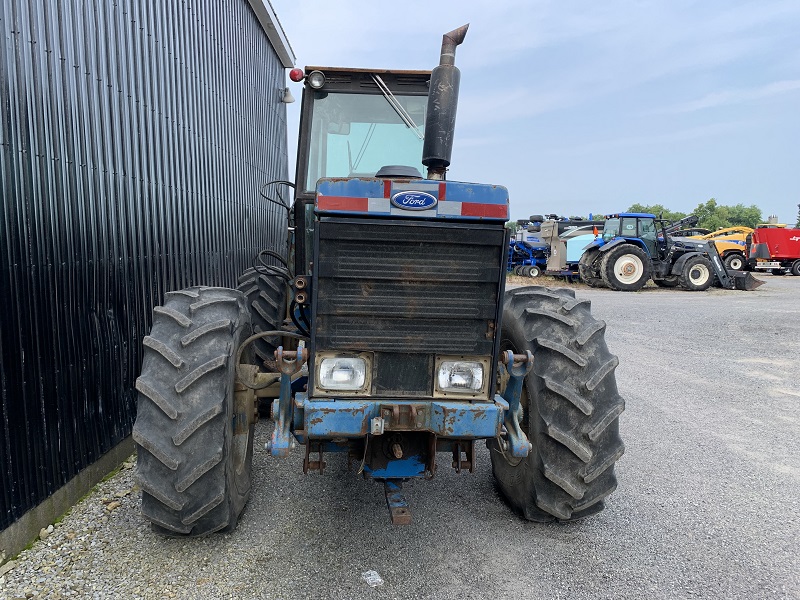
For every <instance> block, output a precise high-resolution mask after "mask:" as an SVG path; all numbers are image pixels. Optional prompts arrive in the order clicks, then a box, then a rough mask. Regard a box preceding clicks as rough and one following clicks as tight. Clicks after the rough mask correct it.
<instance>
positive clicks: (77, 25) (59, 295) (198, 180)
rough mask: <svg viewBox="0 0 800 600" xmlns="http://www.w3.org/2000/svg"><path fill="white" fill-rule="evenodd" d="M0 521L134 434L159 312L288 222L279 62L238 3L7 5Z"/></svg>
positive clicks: (224, 275) (0, 164) (274, 242)
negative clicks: (144, 353) (274, 184)
mask: <svg viewBox="0 0 800 600" xmlns="http://www.w3.org/2000/svg"><path fill="white" fill-rule="evenodd" d="M0 32H1V33H2V38H1V39H0V116H1V117H2V121H1V122H0V149H1V150H2V158H1V159H0V193H2V199H0V204H2V208H3V213H2V220H0V294H1V300H0V302H2V306H0V354H1V355H2V365H0V410H1V411H2V412H1V413H0V419H1V421H0V482H1V483H2V492H1V493H0V530H2V529H4V528H5V527H7V526H8V525H9V524H10V523H12V522H13V521H15V520H16V519H18V518H19V517H20V516H21V515H22V514H23V513H24V512H25V511H27V510H28V509H30V508H32V507H33V506H35V505H37V504H38V503H39V502H41V501H42V500H43V499H45V498H46V497H47V496H49V495H50V494H52V493H53V492H54V491H55V490H57V489H58V488H59V487H60V486H62V485H63V484H64V483H65V482H67V481H68V480H69V479H70V478H72V477H73V476H74V475H76V473H77V472H78V471H80V470H81V469H82V468H84V467H85V466H87V465H89V464H90V463H91V462H93V461H94V460H95V459H97V458H98V457H99V456H100V455H102V454H103V453H104V452H106V451H108V450H109V449H110V448H112V447H113V446H114V445H115V444H116V443H118V442H119V441H120V440H122V439H123V438H124V437H125V436H127V435H128V434H129V433H130V431H131V427H132V424H133V420H134V418H135V406H136V397H135V394H134V392H133V382H134V380H135V377H136V375H137V374H138V370H139V367H140V364H141V339H142V337H143V336H144V335H145V334H146V333H147V332H148V330H149V326H150V312H151V308H152V307H153V306H154V305H156V304H159V303H160V302H161V301H162V299H163V295H164V292H165V291H169V290H173V289H180V288H183V287H186V286H189V285H194V284H209V285H225V286H235V284H236V283H235V282H236V277H237V275H238V273H240V272H241V271H242V270H244V269H245V268H246V267H247V266H249V265H250V264H251V263H252V259H253V257H254V255H255V254H256V252H257V251H258V250H260V249H262V248H273V249H278V250H281V249H283V248H284V245H285V235H286V233H285V226H284V218H285V217H284V214H281V212H280V211H279V210H278V209H277V208H275V207H274V205H271V204H269V203H265V202H264V201H263V200H261V199H260V198H259V195H258V188H259V186H260V185H261V184H263V183H265V182H267V181H269V180H274V179H286V176H287V171H288V169H287V155H286V154H287V148H286V119H285V105H283V104H282V103H280V93H279V89H282V88H283V87H284V85H285V83H284V82H285V78H284V70H283V67H282V66H281V64H280V61H279V60H278V57H277V55H276V53H275V51H274V49H273V48H272V46H271V45H270V43H269V41H268V40H267V37H266V35H265V33H264V31H263V29H262V28H261V26H260V25H259V24H258V22H257V21H256V19H255V17H254V15H253V13H252V11H251V8H250V6H249V4H248V3H247V1H246V0H228V1H220V0H197V1H195V2H191V3H188V2H182V1H179V0H144V1H140V0H114V1H112V0H26V1H22V0H0Z"/></svg>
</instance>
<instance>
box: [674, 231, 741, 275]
mask: <svg viewBox="0 0 800 600" xmlns="http://www.w3.org/2000/svg"><path fill="white" fill-rule="evenodd" d="M752 233H753V230H752V229H751V228H750V227H744V226H741V225H740V226H736V227H726V228H724V229H718V230H717V231H712V232H710V233H707V234H705V235H701V236H694V237H696V238H698V239H701V240H713V241H714V244H715V246H716V248H717V252H718V253H719V256H720V258H721V259H722V262H723V264H724V265H725V268H726V269H728V270H731V271H744V270H746V269H747V258H746V257H745V253H746V249H745V246H746V242H747V237H748V236H749V235H750V234H752ZM673 237H675V236H673Z"/></svg>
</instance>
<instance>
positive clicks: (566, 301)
mask: <svg viewBox="0 0 800 600" xmlns="http://www.w3.org/2000/svg"><path fill="white" fill-rule="evenodd" d="M466 31H467V26H464V27H461V28H459V29H456V30H454V31H452V32H450V33H447V34H445V36H444V38H443V43H442V48H441V53H440V64H439V66H437V67H436V68H435V69H434V70H433V71H432V72H429V71H382V70H367V69H342V68H324V67H310V68H306V70H305V71H300V70H295V71H293V72H292V73H291V74H290V77H291V78H292V79H295V80H298V81H303V82H304V90H303V100H302V107H301V124H300V138H299V140H300V141H299V144H298V158H297V182H296V184H294V186H293V187H294V202H293V203H292V204H291V205H290V204H289V203H287V202H285V201H284V199H283V196H282V195H281V193H279V191H277V190H279V189H281V188H282V187H283V188H284V189H285V186H286V185H287V184H286V182H274V183H272V184H271V186H269V185H268V186H267V187H266V188H265V190H266V191H265V195H266V196H267V197H268V199H269V200H270V201H273V202H276V203H277V204H279V205H280V206H281V207H282V208H283V209H285V211H286V214H287V215H288V217H289V223H288V225H289V229H290V231H291V232H292V233H293V236H292V239H291V243H290V247H289V248H288V250H287V249H283V248H277V247H276V248H272V249H269V250H265V251H264V252H262V253H261V254H260V255H259V257H257V260H256V262H255V264H254V266H253V268H252V269H250V270H248V271H247V272H245V273H243V274H242V276H241V278H240V285H239V288H238V289H236V290H233V289H224V288H208V287H193V288H190V289H186V290H181V291H176V292H170V293H168V294H167V295H166V299H165V302H164V304H163V306H159V307H156V308H155V309H154V322H153V328H152V331H151V333H150V335H148V336H147V337H145V338H144V341H143V345H144V361H143V366H142V373H141V376H140V377H139V378H138V380H137V383H136V388H137V390H138V391H139V405H138V406H139V411H138V417H137V420H136V424H135V426H134V431H133V438H134V441H135V442H136V444H137V450H138V477H139V482H140V484H141V488H142V512H143V514H144V516H145V518H147V519H148V520H149V521H150V522H151V523H152V525H153V527H154V529H156V530H157V531H159V532H160V533H163V534H166V535H173V536H197V535H203V534H207V533H211V532H214V531H219V530H231V529H233V528H234V527H235V525H236V522H237V519H238V517H239V514H240V512H241V510H242V508H243V506H244V504H245V502H246V501H247V499H248V497H249V494H250V491H251V479H250V472H251V465H252V457H253V432H254V424H255V422H256V421H257V419H258V418H259V415H261V416H266V417H269V418H270V419H271V420H272V421H273V428H272V433H271V439H270V442H269V443H268V444H267V449H268V450H269V452H271V454H272V455H273V456H280V457H284V456H288V455H289V454H291V453H292V452H299V453H301V454H302V456H303V471H304V472H306V473H323V472H324V470H325V466H326V460H325V459H326V456H327V455H328V454H329V453H334V452H335V453H345V454H346V455H347V456H348V458H349V459H350V461H351V463H352V464H353V469H354V471H356V473H357V474H359V475H361V476H363V477H367V478H370V479H373V480H375V481H376V482H379V483H381V484H382V485H383V487H384V490H385V494H386V500H387V506H388V508H389V511H390V516H391V520H392V522H393V523H397V524H402V523H408V522H409V521H410V519H411V512H410V509H409V507H408V505H407V503H406V501H405V499H404V497H403V490H402V485H403V483H404V482H407V481H409V480H414V479H421V480H424V479H430V478H432V477H435V476H436V474H437V472H439V470H440V469H441V468H443V467H451V466H452V468H453V469H455V470H456V471H458V472H473V471H474V470H475V469H476V468H477V467H478V464H477V462H478V452H477V451H476V445H477V443H478V442H485V443H486V444H487V445H488V448H489V453H490V456H491V463H492V468H493V472H494V475H495V477H496V479H497V482H498V486H499V488H500V489H501V490H502V492H503V494H504V495H505V497H506V499H507V501H508V503H509V504H510V505H511V507H512V508H513V509H514V510H515V511H517V512H518V513H520V514H522V515H523V516H524V517H525V518H527V519H530V520H533V521H541V522H548V521H554V520H559V521H570V520H574V519H578V518H581V517H584V516H587V515H591V514H593V513H596V512H598V511H600V510H601V509H602V508H603V505H604V501H605V499H606V498H607V497H608V496H609V494H611V492H612V491H613V490H614V489H615V488H616V479H615V475H614V464H615V462H616V461H617V460H618V459H619V458H620V456H622V453H623V450H624V447H623V444H622V441H621V440H620V436H619V424H618V419H619V416H620V414H621V413H622V411H623V408H624V402H623V400H622V398H621V397H620V395H619V393H618V390H617V385H616V381H615V376H614V371H615V369H616V367H617V364H618V361H617V358H616V357H615V356H614V355H612V354H611V353H610V352H609V350H608V348H607V346H606V342H605V339H604V333H605V323H604V322H602V321H597V320H595V319H594V318H593V317H592V316H591V313H590V306H589V302H588V301H585V300H580V299H578V298H576V297H575V295H574V293H573V292H572V291H569V290H553V289H546V288H543V287H527V288H520V289H515V290H511V291H506V290H505V289H504V286H505V271H506V264H507V251H508V250H507V249H508V237H507V233H506V229H505V228H504V223H505V222H506V221H507V220H508V218H509V204H508V192H507V190H506V189H505V188H503V187H501V186H496V185H486V184H474V183H461V182H453V181H447V180H446V171H447V167H448V166H449V165H450V158H451V151H452V144H453V134H454V126H455V115H456V103H457V96H458V87H459V79H460V75H459V71H458V69H457V68H456V67H455V65H454V60H455V51H456V47H457V46H458V45H459V44H461V42H462V41H463V39H464V36H465V35H466ZM422 168H427V175H426V177H425V178H423V177H422V174H421V169H422ZM270 189H272V190H275V191H269V190H270ZM442 457H445V458H442Z"/></svg>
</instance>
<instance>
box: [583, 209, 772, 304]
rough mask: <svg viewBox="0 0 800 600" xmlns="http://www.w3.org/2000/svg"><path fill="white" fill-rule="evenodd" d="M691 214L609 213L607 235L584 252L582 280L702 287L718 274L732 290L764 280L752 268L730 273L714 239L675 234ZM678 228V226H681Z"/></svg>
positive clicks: (628, 287) (624, 286) (636, 286)
mask: <svg viewBox="0 0 800 600" xmlns="http://www.w3.org/2000/svg"><path fill="white" fill-rule="evenodd" d="M689 219H695V222H696V217H694V216H690V217H687V218H686V219H682V220H681V221H678V222H676V223H673V224H670V225H667V224H666V223H667V222H666V221H664V220H662V219H657V218H656V216H655V215H652V214H648V213H620V214H614V215H609V216H608V217H607V219H606V221H605V224H604V227H603V233H602V236H601V237H599V238H597V239H596V240H595V241H594V242H592V243H591V244H590V245H589V246H587V247H586V250H585V251H584V253H583V255H582V256H581V259H580V263H579V269H580V274H581V279H582V280H583V281H584V282H585V283H587V284H588V285H590V286H593V287H601V286H606V287H608V288H611V289H613V290H619V291H636V290H640V289H642V288H643V287H644V285H645V284H646V283H647V282H648V280H650V279H652V280H653V281H654V282H655V283H656V285H658V286H660V287H677V286H678V285H680V286H682V287H684V288H686V289H688V290H691V291H703V290H706V289H708V288H709V287H711V285H713V283H714V279H715V277H716V280H717V281H718V282H719V283H720V285H721V286H722V287H724V288H727V289H738V290H753V289H756V288H757V287H758V286H760V285H762V284H763V282H761V281H758V280H757V279H755V278H753V277H752V276H751V275H750V274H749V273H741V272H734V273H733V274H730V273H728V270H727V269H726V268H725V265H724V264H723V263H722V260H721V259H720V256H719V253H718V251H717V248H716V243H715V242H714V240H695V239H691V238H672V237H671V236H670V233H669V232H670V231H673V230H678V229H679V228H680V227H681V226H682V225H683V224H685V222H688V220H689ZM676 228H677V229H676Z"/></svg>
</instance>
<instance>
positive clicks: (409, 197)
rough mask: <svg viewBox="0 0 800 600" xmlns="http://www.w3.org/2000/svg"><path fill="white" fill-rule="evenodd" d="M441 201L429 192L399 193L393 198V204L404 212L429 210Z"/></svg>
mask: <svg viewBox="0 0 800 600" xmlns="http://www.w3.org/2000/svg"><path fill="white" fill-rule="evenodd" d="M438 202H439V201H438V200H437V199H436V196H434V195H432V194H429V193H428V192H413V191H408V192H397V193H396V194H395V195H393V196H392V204H394V205H395V206H396V207H397V208H402V209H403V210H428V209H429V208H433V207H434V206H436V204H437V203H438Z"/></svg>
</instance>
